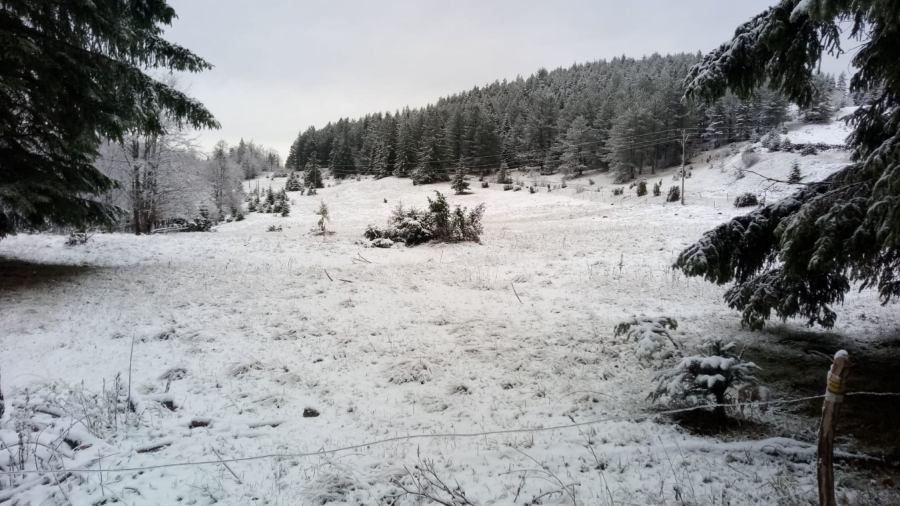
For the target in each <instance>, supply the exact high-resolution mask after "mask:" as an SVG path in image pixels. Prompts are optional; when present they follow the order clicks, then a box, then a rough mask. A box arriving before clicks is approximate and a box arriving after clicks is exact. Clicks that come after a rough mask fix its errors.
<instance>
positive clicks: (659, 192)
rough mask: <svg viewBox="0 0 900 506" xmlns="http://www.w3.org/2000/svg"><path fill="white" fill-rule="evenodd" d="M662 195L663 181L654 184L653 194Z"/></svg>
mask: <svg viewBox="0 0 900 506" xmlns="http://www.w3.org/2000/svg"><path fill="white" fill-rule="evenodd" d="M660 195H662V181H660V182H658V183H654V184H653V196H654V197H659V196H660Z"/></svg>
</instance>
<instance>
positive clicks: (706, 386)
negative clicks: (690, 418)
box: [650, 338, 759, 419]
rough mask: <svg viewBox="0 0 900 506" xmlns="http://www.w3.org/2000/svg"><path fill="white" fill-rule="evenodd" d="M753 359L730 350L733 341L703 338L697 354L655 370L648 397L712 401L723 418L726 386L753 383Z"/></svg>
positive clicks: (727, 387) (700, 401)
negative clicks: (654, 386) (671, 366)
mask: <svg viewBox="0 0 900 506" xmlns="http://www.w3.org/2000/svg"><path fill="white" fill-rule="evenodd" d="M756 369H759V368H758V367H757V366H756V364H754V363H753V362H745V361H744V360H743V359H742V358H741V356H740V355H735V354H734V343H728V344H722V340H721V339H720V338H714V339H709V340H707V341H706V342H705V343H704V344H703V346H702V350H701V354H700V355H694V356H690V357H685V358H683V359H682V360H681V362H679V363H678V364H677V365H676V366H675V367H673V368H671V369H668V370H665V371H661V372H659V373H658V374H657V375H656V377H655V378H654V380H655V381H656V382H657V384H656V390H654V391H653V392H651V393H650V398H651V399H654V400H657V399H660V398H667V399H668V400H669V401H670V402H672V403H675V404H681V403H687V404H691V405H697V404H709V403H710V402H713V403H715V404H716V407H715V413H716V415H717V416H718V417H719V418H720V419H724V418H725V406H724V404H725V402H726V397H725V396H726V393H727V392H728V389H730V388H732V387H734V388H737V387H738V386H740V385H744V384H755V383H756V382H757V380H756V378H755V377H754V376H753V371H754V370H756Z"/></svg>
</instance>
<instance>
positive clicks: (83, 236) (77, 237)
mask: <svg viewBox="0 0 900 506" xmlns="http://www.w3.org/2000/svg"><path fill="white" fill-rule="evenodd" d="M90 238H91V236H90V235H88V233H87V232H85V231H83V230H82V231H80V232H72V233H71V234H69V237H68V238H67V239H66V246H81V245H84V244H87V242H88V241H89V240H90ZM0 399H2V397H0Z"/></svg>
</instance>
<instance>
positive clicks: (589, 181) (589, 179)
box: [588, 178, 595, 186]
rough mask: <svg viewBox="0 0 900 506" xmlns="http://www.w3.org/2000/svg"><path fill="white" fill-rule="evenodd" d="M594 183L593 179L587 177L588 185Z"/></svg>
mask: <svg viewBox="0 0 900 506" xmlns="http://www.w3.org/2000/svg"><path fill="white" fill-rule="evenodd" d="M594 183H595V181H594V180H593V179H591V178H588V184H589V185H591V186H593V185H594Z"/></svg>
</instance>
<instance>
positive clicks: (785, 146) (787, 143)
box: [781, 137, 794, 153]
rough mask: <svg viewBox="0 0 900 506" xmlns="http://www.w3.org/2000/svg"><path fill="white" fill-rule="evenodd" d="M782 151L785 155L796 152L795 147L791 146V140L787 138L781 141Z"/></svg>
mask: <svg viewBox="0 0 900 506" xmlns="http://www.w3.org/2000/svg"><path fill="white" fill-rule="evenodd" d="M781 151H784V152H785V153H790V152H792V151H794V145H793V144H791V140H790V139H789V138H787V137H785V138H784V139H783V140H782V141H781Z"/></svg>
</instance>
